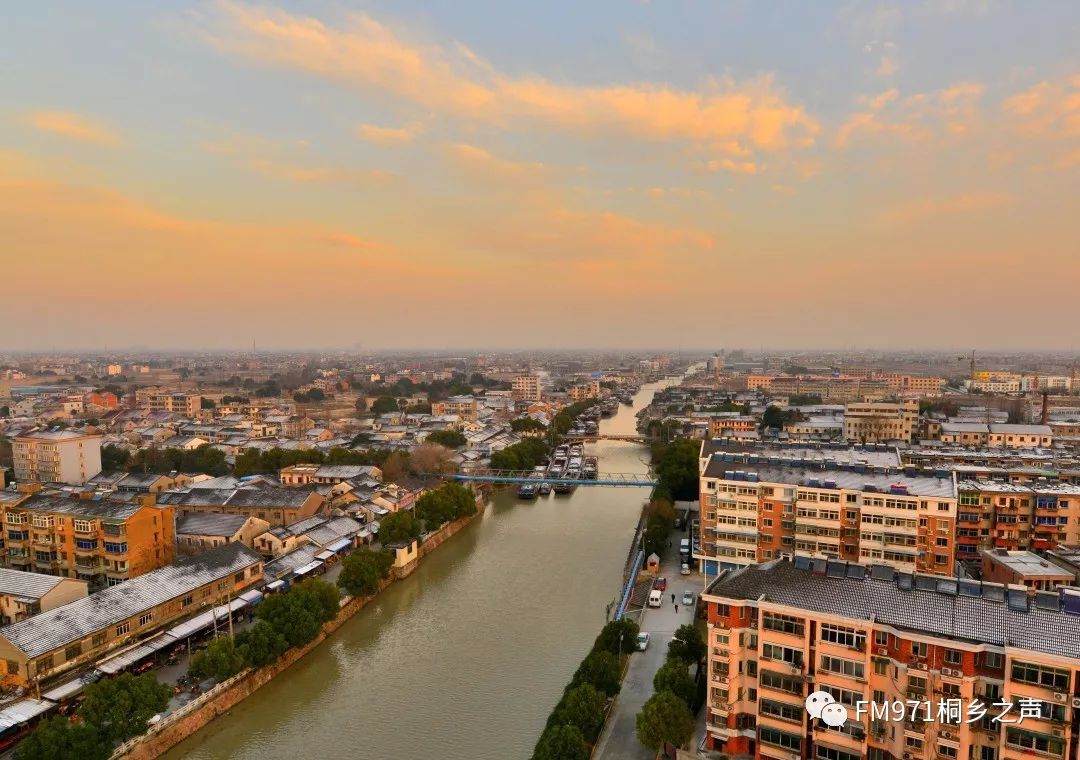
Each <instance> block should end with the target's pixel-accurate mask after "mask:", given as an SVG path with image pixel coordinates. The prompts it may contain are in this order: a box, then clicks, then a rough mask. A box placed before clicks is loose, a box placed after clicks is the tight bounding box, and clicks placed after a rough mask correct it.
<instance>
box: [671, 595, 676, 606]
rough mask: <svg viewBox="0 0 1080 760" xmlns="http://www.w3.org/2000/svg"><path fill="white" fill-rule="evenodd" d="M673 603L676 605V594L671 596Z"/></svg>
mask: <svg viewBox="0 0 1080 760" xmlns="http://www.w3.org/2000/svg"><path fill="white" fill-rule="evenodd" d="M671 603H672V604H675V595H674V594H672V595H671Z"/></svg>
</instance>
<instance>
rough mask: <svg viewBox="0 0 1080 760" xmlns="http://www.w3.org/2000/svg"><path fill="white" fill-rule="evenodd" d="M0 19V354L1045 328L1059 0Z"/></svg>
mask: <svg viewBox="0 0 1080 760" xmlns="http://www.w3.org/2000/svg"><path fill="white" fill-rule="evenodd" d="M4 17H5V23H4V24H3V26H2V27H0V92H2V93H3V94H2V95H0V274H2V275H3V278H4V279H3V283H4V289H3V291H2V292H0V324H2V325H3V328H2V329H0V352H4V351H13V350H36V351H49V350H53V347H56V348H57V349H59V350H86V349H98V350H100V349H101V348H102V347H104V346H113V345H115V346H117V347H119V346H129V345H144V346H146V347H147V348H148V349H149V350H168V349H211V350H213V349H217V350H228V349H234V350H241V351H242V350H244V349H245V347H250V345H251V341H252V339H253V338H254V339H255V341H256V344H257V346H258V347H259V349H260V350H263V349H265V350H276V349H282V348H289V347H293V348H298V347H299V348H311V349H335V348H346V349H348V348H349V347H352V346H355V345H357V344H359V345H361V346H363V347H370V348H371V349H376V348H377V349H403V350H409V349H415V350H422V349H423V348H424V347H431V346H458V347H461V348H462V349H465V348H468V347H471V348H484V349H491V350H505V349H513V348H517V349H526V350H527V349H543V348H550V349H558V348H563V349H575V348H582V349H589V348H592V349H594V350H596V349H601V348H611V349H640V350H643V349H646V348H648V347H650V346H652V347H656V346H665V347H667V349H668V350H678V349H684V350H709V349H707V348H699V347H702V346H709V345H717V346H743V347H750V348H748V350H756V349H758V348H765V349H774V350H776V349H781V348H783V347H785V346H786V347H789V348H790V347H791V346H798V345H805V346H819V347H823V348H822V350H841V351H842V350H853V348H852V347H874V348H876V349H908V348H915V349H916V350H935V349H936V350H958V351H965V350H970V349H971V348H975V349H977V350H978V349H986V350H991V349H996V350H1007V349H1008V347H1010V346H1023V347H1024V350H1026V351H1027V350H1058V351H1060V350H1069V349H1071V348H1072V347H1074V346H1076V345H1077V344H1076V336H1075V325H1076V322H1077V319H1076V309H1075V291H1076V287H1077V285H1080V257H1078V256H1077V252H1078V251H1080V222H1078V221H1077V219H1076V211H1075V206H1076V198H1077V197H1078V190H1080V187H1078V178H1080V57H1078V53H1077V50H1076V46H1075V40H1076V39H1077V37H1078V34H1080V6H1076V5H1075V4H1068V3H1057V4H1054V3H1035V4H1020V3H1016V2H1009V0H920V1H919V2H910V3H907V2H874V3H846V2H845V3H840V2H822V3H813V4H805V3H795V2H785V3H778V4H773V3H770V4H763V3H747V2H741V1H739V2H734V1H733V2H728V3H711V4H689V3H687V4H673V3H657V2H649V0H639V2H629V3H628V2H624V1H623V0H598V1H597V2H594V3H588V4H584V5H582V4H580V3H570V2H564V1H560V2H556V3H547V4H542V5H540V4H526V3H521V4H514V3H505V2H503V3H499V2H494V0H459V2H456V3H430V2H420V1H419V0H399V1H398V2H394V3H389V2H380V1H378V0H372V1H371V2H355V3H342V2H332V1H331V0H302V1H301V0H297V1H295V2H287V1H286V0H279V2H276V3H257V2H234V1H233V0H218V1H217V2H214V1H210V2H186V1H181V0H166V1H164V2H155V3H136V2H133V1H132V0H125V1H122V2H115V3H108V4H104V5H102V4H93V5H70V4H61V3H59V2H54V1H53V0H43V1H42V2H37V3H32V4H16V5H13V6H12V7H9V8H7V9H5V13H4ZM828 346H834V347H835V348H832V349H828V348H827V347H828ZM919 346H922V347H923V348H922V349H918V347H919ZM115 350H122V349H120V348H117V349H115ZM803 350H805V349H803Z"/></svg>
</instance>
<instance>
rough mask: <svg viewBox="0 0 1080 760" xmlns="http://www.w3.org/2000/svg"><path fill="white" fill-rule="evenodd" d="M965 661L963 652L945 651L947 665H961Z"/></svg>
mask: <svg viewBox="0 0 1080 760" xmlns="http://www.w3.org/2000/svg"><path fill="white" fill-rule="evenodd" d="M963 659H964V654H963V652H960V651H958V650H956V649H946V650H945V663H946V664H947V665H959V664H960V663H961V662H962V661H963Z"/></svg>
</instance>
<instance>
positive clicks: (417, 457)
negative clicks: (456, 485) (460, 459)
mask: <svg viewBox="0 0 1080 760" xmlns="http://www.w3.org/2000/svg"><path fill="white" fill-rule="evenodd" d="M409 469H410V470H411V471H412V472H414V473H416V474H417V475H445V474H446V473H449V472H453V471H454V470H455V469H456V468H455V466H454V454H453V452H451V451H450V449H448V448H446V447H445V446H441V445H439V444H438V443H427V442H425V443H422V444H420V445H419V446H417V447H416V448H415V449H413V451H412V453H411V454H409Z"/></svg>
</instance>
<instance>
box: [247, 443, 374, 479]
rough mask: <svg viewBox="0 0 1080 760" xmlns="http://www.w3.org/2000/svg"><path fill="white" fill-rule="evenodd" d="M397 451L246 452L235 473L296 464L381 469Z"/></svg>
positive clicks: (318, 450) (252, 473) (340, 449)
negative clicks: (354, 465)
mask: <svg viewBox="0 0 1080 760" xmlns="http://www.w3.org/2000/svg"><path fill="white" fill-rule="evenodd" d="M392 453H393V452H391V451H389V450H387V449H368V450H366V451H354V450H352V449H343V448H339V447H335V448H332V449H330V450H329V451H322V450H320V449H278V448H274V449H269V450H268V451H261V450H259V449H245V450H244V451H243V452H241V453H240V454H237V455H236V463H235V464H234V465H233V474H234V475H236V476H237V477H244V476H246V475H256V474H258V473H266V472H277V471H278V470H280V469H281V468H282V467H291V466H292V465H294V464H360V465H376V466H381V465H382V464H383V462H385V461H386V459H387V458H388V457H389V456H390V455H391V454H392Z"/></svg>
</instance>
